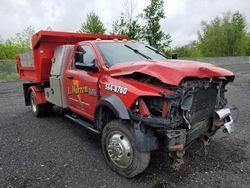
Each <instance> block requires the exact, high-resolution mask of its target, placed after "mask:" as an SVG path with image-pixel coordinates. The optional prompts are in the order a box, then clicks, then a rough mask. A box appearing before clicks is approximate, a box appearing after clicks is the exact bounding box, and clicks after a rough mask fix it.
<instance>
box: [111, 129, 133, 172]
mask: <svg viewBox="0 0 250 188" xmlns="http://www.w3.org/2000/svg"><path fill="white" fill-rule="evenodd" d="M106 147H107V154H108V156H109V158H110V160H111V161H112V162H113V163H114V164H115V165H117V166H118V167H120V168H127V167H128V166H129V165H130V164H131V163H132V160H133V150H132V146H131V143H130V141H129V140H128V138H127V137H126V136H125V135H124V134H123V133H121V132H114V133H111V134H110V135H109V136H108V138H107V141H106Z"/></svg>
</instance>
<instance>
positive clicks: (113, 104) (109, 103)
mask: <svg viewBox="0 0 250 188" xmlns="http://www.w3.org/2000/svg"><path fill="white" fill-rule="evenodd" d="M102 107H108V108H109V109H110V110H111V111H112V112H113V113H114V115H115V117H116V118H118V119H124V120H130V116H129V113H128V110H127V109H126V107H125V105H124V104H123V102H122V100H121V99H120V98H119V97H118V96H116V95H112V94H108V95H105V96H104V97H102V98H101V99H100V100H99V102H98V103H97V106H96V109H95V126H96V128H97V129H98V130H101V129H102V128H103V127H104V125H102V121H101V117H100V113H102Z"/></svg>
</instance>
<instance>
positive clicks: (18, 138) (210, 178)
mask: <svg viewBox="0 0 250 188" xmlns="http://www.w3.org/2000/svg"><path fill="white" fill-rule="evenodd" d="M225 68H227V69H230V70H232V71H233V72H234V73H235V75H236V80H235V82H234V83H232V84H230V85H229V86H228V87H227V89H228V92H227V95H226V96H227V98H228V101H229V104H230V105H235V106H237V107H238V108H239V110H240V115H239V118H238V121H237V123H236V131H235V132H234V133H232V134H231V135H227V134H224V133H222V131H219V132H218V133H217V135H216V136H215V137H214V138H213V140H212V142H211V144H210V146H208V147H206V148H204V147H203V146H202V145H201V144H200V143H198V142H197V143H194V144H193V145H192V146H191V147H190V148H189V149H188V150H187V152H186V155H185V158H184V159H185V164H184V166H183V167H182V168H181V170H180V171H173V170H172V169H171V168H170V165H171V164H170V162H169V158H168V155H167V154H166V153H164V152H159V151H157V152H152V158H151V162H150V165H149V167H148V168H147V169H146V171H145V172H144V173H142V174H141V175H139V176H137V177H135V178H133V179H125V178H122V177H120V176H118V175H117V174H116V173H114V172H112V171H111V170H110V169H109V167H108V166H107V165H106V163H105V160H104V157H103V155H102V150H101V144H100V136H97V135H94V134H92V133H90V132H89V131H87V130H86V129H85V128H83V127H81V126H79V125H76V124H75V123H73V122H71V121H70V120H68V119H67V118H65V117H64V116H61V115H59V114H57V113H55V114H54V115H53V116H49V117H45V118H35V117H34V116H32V114H31V110H30V107H26V106H25V105H24V99H23V91H22V82H21V81H17V82H1V83H0V187H1V188H2V187H6V188H14V187H18V188H19V187H20V188H26V187H32V188H36V187H37V188H38V187H39V188H43V187H44V188H50V187H60V188H62V187H72V188H80V187H100V188H104V187H119V188H123V187H125V188H126V187H128V188H133V187H143V188H146V187H150V188H164V187H226V188H229V187H237V188H238V187H250V145H249V141H250V124H249V122H250V64H241V65H228V66H225Z"/></svg>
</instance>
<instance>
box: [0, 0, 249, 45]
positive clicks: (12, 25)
mask: <svg viewBox="0 0 250 188" xmlns="http://www.w3.org/2000/svg"><path fill="white" fill-rule="evenodd" d="M135 1H136V0H135ZM148 4H149V0H137V6H136V12H137V13H140V12H142V10H143V8H144V7H146V6H147V5H148ZM123 7H124V0H60V1H56V0H54V1H53V0H0V36H1V37H2V38H3V39H6V38H9V37H12V36H14V35H15V33H17V32H21V31H22V30H23V29H24V28H26V27H28V26H33V27H34V28H35V29H36V30H37V31H38V30H40V29H46V28H47V27H51V28H52V29H53V30H60V31H77V30H79V28H80V25H81V23H82V22H83V21H84V20H85V18H86V13H87V12H90V11H95V12H96V13H97V14H98V15H99V16H100V18H101V20H102V21H103V23H104V25H105V27H106V28H107V29H108V31H111V28H112V27H111V26H112V22H113V21H114V20H115V19H117V18H118V17H119V15H120V13H121V11H122V10H123ZM164 10H165V13H166V19H165V20H163V21H162V22H161V24H162V29H163V31H164V32H167V33H169V34H170V35H171V36H172V39H173V42H172V44H171V46H172V47H175V46H179V45H183V44H187V43H188V42H189V41H192V40H195V39H197V31H198V30H199V29H200V22H201V21H202V20H206V21H209V20H211V19H213V18H214V17H215V16H217V15H219V16H221V15H223V13H225V12H227V11H231V12H234V11H237V10H238V11H240V12H241V13H242V14H243V15H244V16H245V18H246V21H247V25H248V31H250V0H165V4H164Z"/></svg>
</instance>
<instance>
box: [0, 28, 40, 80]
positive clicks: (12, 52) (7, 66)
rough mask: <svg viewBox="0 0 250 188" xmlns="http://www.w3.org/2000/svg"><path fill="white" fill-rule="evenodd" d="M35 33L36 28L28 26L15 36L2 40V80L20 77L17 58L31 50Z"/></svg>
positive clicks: (0, 73) (0, 55) (0, 78)
mask: <svg viewBox="0 0 250 188" xmlns="http://www.w3.org/2000/svg"><path fill="white" fill-rule="evenodd" d="M34 33H35V31H34V28H32V27H27V28H26V29H24V31H23V32H21V33H17V34H16V35H15V37H13V38H10V39H8V40H5V41H4V40H0V80H17V79H18V75H17V72H16V62H15V58H16V56H17V55H18V54H20V53H24V52H27V51H29V50H31V37H32V35H33V34H34ZM6 59H7V60H6Z"/></svg>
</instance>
